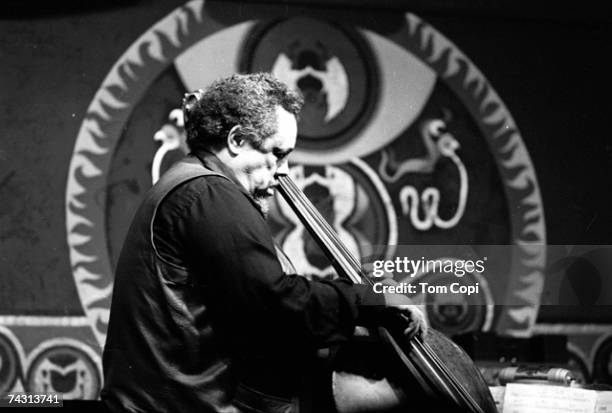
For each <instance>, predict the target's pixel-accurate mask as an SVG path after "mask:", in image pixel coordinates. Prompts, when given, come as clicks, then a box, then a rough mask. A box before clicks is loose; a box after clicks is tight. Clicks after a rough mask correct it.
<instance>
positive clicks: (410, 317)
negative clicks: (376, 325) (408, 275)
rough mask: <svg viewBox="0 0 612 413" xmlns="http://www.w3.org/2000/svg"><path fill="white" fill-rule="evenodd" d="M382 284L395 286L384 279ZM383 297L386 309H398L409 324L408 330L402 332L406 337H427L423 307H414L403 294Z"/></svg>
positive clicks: (392, 281) (390, 281)
mask: <svg viewBox="0 0 612 413" xmlns="http://www.w3.org/2000/svg"><path fill="white" fill-rule="evenodd" d="M383 283H384V284H386V285H396V284H397V283H396V282H395V281H394V280H392V279H389V278H387V279H385V280H384V281H383ZM384 295H385V304H386V305H387V307H395V308H397V309H399V310H400V314H401V316H402V317H404V318H405V319H406V321H408V322H409V324H408V328H406V330H404V334H405V335H406V336H408V337H410V338H412V337H413V336H415V335H420V336H421V337H425V336H426V335H427V329H428V328H429V325H428V323H427V317H426V316H425V309H424V308H423V306H420V305H415V304H414V303H413V302H412V300H411V299H410V298H408V297H406V296H405V295H404V294H394V293H385V294H384Z"/></svg>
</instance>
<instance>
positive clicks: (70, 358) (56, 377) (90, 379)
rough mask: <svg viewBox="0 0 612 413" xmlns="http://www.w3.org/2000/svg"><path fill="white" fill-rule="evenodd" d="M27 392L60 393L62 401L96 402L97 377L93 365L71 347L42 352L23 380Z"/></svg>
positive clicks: (98, 379) (97, 392) (83, 354)
mask: <svg viewBox="0 0 612 413" xmlns="http://www.w3.org/2000/svg"><path fill="white" fill-rule="evenodd" d="M26 386H27V387H26V388H27V391H29V392H41V393H46V392H57V393H62V394H63V397H64V399H87V400H90V399H96V398H97V397H98V394H99V393H100V387H101V386H100V378H99V376H98V370H97V368H96V366H95V364H94V362H93V361H92V360H91V359H90V358H89V356H88V355H87V354H85V353H84V352H83V351H81V350H79V349H77V348H75V347H71V346H64V345H60V346H56V347H51V348H49V349H47V350H44V351H43V352H42V353H40V354H39V355H38V356H36V358H35V359H34V360H33V361H32V363H31V365H30V368H29V370H28V374H27V379H26Z"/></svg>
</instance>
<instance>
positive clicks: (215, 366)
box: [102, 74, 425, 413]
mask: <svg viewBox="0 0 612 413" xmlns="http://www.w3.org/2000/svg"><path fill="white" fill-rule="evenodd" d="M302 102H303V101H302V98H301V96H300V95H299V94H298V93H296V92H294V91H292V90H290V89H288V88H287V86H286V85H284V84H283V83H281V82H279V81H278V80H276V79H275V78H273V77H272V76H270V75H269V74H250V75H234V76H231V77H229V78H225V79H221V80H219V81H216V82H214V83H213V84H212V85H211V86H210V87H209V88H208V89H207V90H206V91H197V92H194V93H191V94H187V95H186V98H185V100H184V103H183V112H184V117H185V126H186V131H187V144H188V146H189V149H190V151H191V153H190V155H189V156H187V157H186V158H184V159H183V160H181V161H179V162H178V163H177V164H176V165H174V166H173V167H172V168H171V169H170V170H169V171H168V172H167V173H166V174H164V176H162V178H161V179H160V180H159V181H158V182H157V184H156V185H155V186H154V187H153V188H151V190H150V191H149V192H148V193H147V194H146V196H145V198H144V201H143V203H142V204H141V206H140V208H139V209H138V211H137V213H136V215H135V217H134V219H133V222H132V225H131V227H130V229H129V231H128V233H127V237H126V240H125V243H124V246H123V249H122V252H121V256H120V259H119V261H118V264H117V269H116V273H115V286H114V292H113V299H112V305H111V315H110V321H109V329H108V338H107V342H106V346H105V349H104V357H103V364H104V375H105V384H104V388H103V390H102V399H103V400H104V401H105V403H106V404H107V406H108V407H109V408H110V409H111V410H112V411H114V412H123V411H128V412H153V411H166V412H199V413H205V412H225V413H230V412H297V411H298V405H299V400H298V399H299V397H300V394H301V392H302V390H301V389H302V388H303V384H304V383H302V381H303V378H304V377H305V376H307V375H308V372H309V371H310V367H311V365H312V360H313V358H314V356H315V354H316V350H317V349H319V348H322V347H326V346H329V345H331V344H337V343H342V342H343V341H346V340H348V339H349V338H350V337H351V336H352V335H353V331H354V329H355V327H356V325H358V324H361V325H364V324H365V325H367V324H368V323H371V322H372V321H373V320H375V319H376V317H377V311H381V310H380V307H381V306H385V302H386V301H387V304H386V305H387V306H389V305H390V303H391V304H393V303H396V304H406V302H405V301H402V300H401V299H400V298H398V297H389V296H387V297H385V296H382V295H377V294H374V293H373V292H372V291H371V289H370V287H366V286H361V285H352V284H351V283H350V282H348V281H345V280H340V279H339V280H334V281H321V280H312V281H310V280H308V279H306V278H305V277H301V276H298V275H296V274H295V271H294V270H293V269H292V266H291V264H290V262H289V260H288V259H287V258H286V256H284V254H283V253H282V252H281V251H280V250H277V249H276V248H275V246H274V242H273V239H272V235H271V233H270V231H269V229H268V227H267V225H266V221H265V217H266V214H267V211H268V202H269V201H270V198H271V197H272V196H273V194H274V187H275V185H276V180H275V175H276V174H277V172H282V171H283V170H286V168H287V157H288V155H289V153H290V152H291V151H292V150H293V149H294V147H295V144H296V136H297V121H296V116H297V114H298V112H299V111H300V109H301V106H302ZM392 299H393V300H395V301H391V300H392ZM398 300H399V301H398ZM387 308H388V307H387ZM397 308H398V310H397V311H400V312H401V313H402V314H404V315H405V316H406V317H409V318H410V319H411V320H412V322H411V324H410V328H409V329H408V330H407V331H406V334H412V333H414V332H417V333H421V332H422V331H424V329H425V322H424V318H423V316H422V314H421V313H420V312H419V311H418V310H417V309H415V307H412V306H401V308H400V307H399V306H398V307H397ZM383 311H390V310H383ZM302 411H303V410H302Z"/></svg>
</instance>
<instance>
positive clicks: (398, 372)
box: [277, 175, 497, 413]
mask: <svg viewBox="0 0 612 413" xmlns="http://www.w3.org/2000/svg"><path fill="white" fill-rule="evenodd" d="M277 180H278V183H279V185H278V188H277V189H278V191H279V192H280V194H281V196H282V197H283V198H284V199H285V201H286V202H287V203H288V204H289V206H290V207H291V208H292V210H293V211H294V212H295V214H296V215H297V216H298V218H299V219H300V221H301V222H302V223H303V224H304V227H305V228H306V229H307V230H308V231H309V232H310V234H311V235H312V237H313V238H314V239H315V241H316V242H317V243H318V244H319V246H320V247H321V249H322V250H323V252H324V253H325V254H326V256H327V257H328V259H329V260H330V261H331V263H332V265H333V267H334V269H335V270H336V272H337V273H338V275H339V276H340V277H343V278H346V279H349V280H350V281H352V282H353V283H355V284H362V283H366V284H371V285H372V284H373V281H372V280H371V279H370V278H369V277H367V276H365V274H364V273H363V272H362V269H361V264H360V262H359V261H358V260H357V259H356V258H355V257H354V256H353V255H352V254H351V252H350V251H348V249H347V248H346V246H345V245H344V244H343V243H342V242H341V241H340V239H339V237H338V235H337V233H336V232H335V231H334V229H333V228H332V227H331V226H330V225H329V223H328V222H327V221H326V220H325V219H324V218H323V217H322V216H321V215H320V213H319V212H318V210H317V209H316V208H315V207H314V205H312V203H311V202H310V201H309V200H308V198H307V197H306V196H305V195H304V193H303V192H302V191H301V190H300V189H299V188H298V187H297V186H296V185H295V183H294V182H293V181H292V180H291V178H290V177H289V176H287V175H277ZM406 327H407V320H406V319H405V318H404V317H403V316H401V314H400V313H399V312H395V313H390V315H389V316H388V317H386V320H385V322H384V323H382V324H381V325H380V326H378V327H377V328H376V329H375V331H371V332H370V334H369V335H370V336H373V337H375V341H374V342H375V343H377V344H375V345H374V346H373V347H372V346H371V345H370V346H368V345H365V346H364V345H363V344H360V342H359V341H356V342H355V343H349V344H346V345H345V346H343V348H341V349H340V350H339V351H338V354H337V356H336V357H335V359H336V360H337V362H335V367H334V372H333V375H332V387H333V398H334V401H335V404H336V410H337V411H338V412H340V413H356V412H382V411H397V412H409V411H411V408H410V407H411V405H412V404H417V403H418V405H423V404H425V405H427V406H428V407H429V410H430V411H434V412H437V411H444V412H466V413H467V412H469V413H497V408H496V406H495V402H494V401H493V398H492V397H491V393H490V392H489V389H488V386H487V384H486V383H485V381H484V379H483V377H482V375H481V374H480V372H479V370H478V369H477V368H476V366H475V365H474V363H473V362H472V360H471V359H470V358H469V356H468V355H467V354H466V353H465V352H464V351H463V350H462V349H461V348H460V347H459V346H457V345H456V344H455V343H453V342H452V341H451V340H450V339H448V338H447V337H446V336H444V335H443V334H442V333H440V332H438V331H435V330H433V329H431V328H430V329H429V332H428V334H427V335H426V336H425V338H421V337H420V336H417V335H413V336H412V337H410V338H408V337H406V336H405V335H404V331H405V330H406ZM373 349H376V350H373ZM368 360H370V362H368ZM372 360H374V361H373V362H372ZM351 365H357V366H358V367H357V368H352V367H351ZM368 370H369V371H368ZM381 370H383V371H381ZM412 411H414V410H412Z"/></svg>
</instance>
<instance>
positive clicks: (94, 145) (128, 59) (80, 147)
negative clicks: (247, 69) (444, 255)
mask: <svg viewBox="0 0 612 413" xmlns="http://www.w3.org/2000/svg"><path fill="white" fill-rule="evenodd" d="M203 10H204V2H203V1H202V0H194V1H191V2H189V3H186V4H185V5H183V6H181V7H179V8H177V9H176V10H174V11H173V12H172V13H170V14H169V15H168V16H166V17H165V18H163V19H162V20H160V21H159V22H158V23H156V24H155V25H154V26H153V27H152V28H151V29H150V30H149V31H147V32H146V33H145V34H143V35H142V36H141V37H140V38H139V39H137V40H136V41H135V42H134V43H133V44H132V45H131V46H130V48H129V49H128V50H127V51H126V52H125V53H124V54H123V55H122V56H121V58H120V59H119V60H118V61H117V62H116V63H115V65H114V66H113V67H112V68H111V70H110V72H109V74H108V75H107V77H106V78H105V79H104V81H103V83H102V85H101V86H100V88H99V90H98V92H97V93H96V95H95V96H94V98H93V100H92V103H91V104H90V106H89V108H88V110H87V113H86V116H85V118H84V120H83V122H82V124H81V127H80V130H79V133H78V136H77V139H76V142H75V146H74V149H73V156H72V159H71V163H70V166H69V174H68V179H67V183H66V195H65V211H66V237H67V243H68V247H69V250H70V262H71V268H72V272H73V277H74V280H75V283H76V285H77V290H78V293H79V298H80V300H81V303H82V306H83V309H84V311H85V313H86V315H87V318H88V320H89V323H90V325H91V327H92V329H93V332H94V334H95V337H96V339H97V341H98V343H99V344H100V346H102V345H103V344H104V340H105V333H106V327H107V323H108V315H109V308H110V298H111V290H112V271H111V264H110V260H109V257H108V251H107V236H106V233H105V228H106V225H105V219H106V217H105V212H106V211H105V209H106V190H107V182H106V175H107V172H108V169H109V165H110V163H111V157H112V154H113V151H114V148H115V146H116V145H117V143H118V140H119V137H120V136H121V132H122V128H123V127H124V125H125V123H126V122H127V120H128V118H129V116H130V114H131V110H132V108H133V107H134V105H135V104H136V103H137V102H138V101H139V100H140V98H141V97H142V96H143V94H144V93H145V92H146V90H147V89H148V87H149V86H150V85H151V83H152V82H153V81H154V79H155V78H156V77H157V76H158V75H159V74H160V73H161V72H162V70H164V69H165V68H166V67H167V66H168V65H169V64H171V63H172V62H173V61H174V59H176V58H177V56H179V54H180V53H182V52H183V51H184V50H185V49H186V48H188V47H190V46H191V45H193V44H194V43H195V42H197V41H199V40H201V39H202V38H203V37H205V36H207V35H210V34H212V33H213V32H214V31H216V30H219V29H221V28H222V27H219V25H218V24H217V25H215V24H211V25H209V24H205V22H204V20H205V19H204V13H203ZM406 19H407V35H406V36H405V37H406V38H407V41H408V45H407V48H408V49H409V51H410V52H412V53H413V54H415V55H416V56H418V57H419V58H421V59H422V60H423V61H424V62H425V63H427V64H428V65H430V66H431V67H432V68H433V69H434V70H435V71H436V73H438V74H439V75H440V76H442V77H443V78H444V80H445V81H446V82H447V84H448V85H449V86H450V87H451V88H452V89H453V90H454V92H455V93H457V94H458V95H459V96H461V97H462V98H463V100H464V101H469V102H471V103H472V104H471V105H468V110H470V111H472V113H471V114H472V116H473V118H474V119H476V120H479V121H478V125H479V127H480V128H481V129H482V132H483V135H484V136H486V137H490V139H489V140H488V144H489V146H490V148H491V151H492V153H493V154H494V155H495V156H496V159H497V161H498V165H499V166H500V174H501V175H502V179H503V181H504V184H505V188H506V194H507V197H508V199H509V202H510V204H511V205H520V208H519V211H518V212H517V213H514V214H512V228H513V234H512V235H513V240H514V243H516V244H517V245H519V246H520V247H521V249H522V252H523V254H520V256H517V257H514V258H513V260H514V262H513V269H514V273H515V274H517V275H516V276H515V277H514V278H513V280H512V282H511V284H510V285H509V288H508V294H510V295H512V296H513V297H511V298H509V299H508V300H507V301H509V302H517V300H520V302H521V303H524V305H522V306H518V307H517V308H512V309H510V310H509V311H508V312H507V314H506V316H505V318H504V317H502V319H501V325H502V329H504V330H505V332H506V333H515V334H517V335H518V334H522V333H524V332H528V329H529V327H530V326H531V325H533V323H534V321H535V314H536V313H537V306H538V303H539V297H540V292H541V289H542V285H543V274H542V268H543V266H544V262H545V253H544V246H543V244H544V243H545V241H546V239H545V230H544V214H543V209H542V202H541V196H540V190H539V187H538V183H537V179H536V176H535V172H534V168H533V166H532V165H531V161H530V159H529V155H528V153H527V151H526V149H525V147H524V145H523V143H522V140H521V137H520V133H519V131H518V129H517V127H516V124H515V122H514V120H513V119H512V117H511V116H510V114H509V113H508V111H507V110H506V109H505V107H504V106H503V104H502V103H501V100H500V99H499V96H498V95H497V94H496V93H495V91H494V90H493V89H492V88H491V87H490V86H489V84H488V82H487V81H486V79H485V78H484V76H483V75H482V73H480V72H479V71H478V69H476V67H475V66H474V65H473V64H472V63H471V62H470V61H469V59H467V57H465V56H464V55H463V54H462V53H461V52H460V51H459V50H458V49H457V48H456V47H454V45H452V43H451V42H450V41H448V40H447V39H446V38H444V37H443V36H441V35H440V34H439V33H437V32H436V31H435V30H434V29H433V28H432V27H431V26H429V25H428V24H426V23H425V22H423V21H422V20H421V19H420V18H418V17H417V16H414V15H412V14H407V17H406ZM534 308H535V309H536V311H534Z"/></svg>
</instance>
